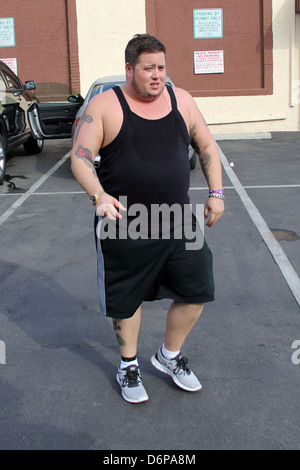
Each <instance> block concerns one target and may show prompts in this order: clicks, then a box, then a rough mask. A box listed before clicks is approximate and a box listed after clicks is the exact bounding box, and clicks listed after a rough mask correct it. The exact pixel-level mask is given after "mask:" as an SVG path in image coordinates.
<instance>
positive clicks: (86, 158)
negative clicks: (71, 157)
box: [75, 145, 96, 174]
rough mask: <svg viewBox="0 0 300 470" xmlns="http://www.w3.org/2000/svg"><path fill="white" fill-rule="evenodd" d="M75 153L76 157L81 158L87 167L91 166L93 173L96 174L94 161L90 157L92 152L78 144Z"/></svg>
mask: <svg viewBox="0 0 300 470" xmlns="http://www.w3.org/2000/svg"><path fill="white" fill-rule="evenodd" d="M75 155H76V157H77V158H79V159H80V160H82V161H83V162H84V163H85V164H86V165H87V166H88V167H89V168H91V169H92V170H93V173H94V174H96V171H95V168H94V162H93V159H92V152H91V151H90V150H89V149H86V148H84V147H82V145H79V146H78V148H77V150H76V152H75Z"/></svg>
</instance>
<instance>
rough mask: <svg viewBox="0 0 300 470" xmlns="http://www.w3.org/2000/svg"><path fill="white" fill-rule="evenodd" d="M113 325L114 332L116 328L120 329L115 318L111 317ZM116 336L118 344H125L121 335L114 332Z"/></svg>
mask: <svg viewBox="0 0 300 470" xmlns="http://www.w3.org/2000/svg"><path fill="white" fill-rule="evenodd" d="M113 326H114V330H115V332H116V331H117V330H121V327H120V325H119V322H118V320H117V319H116V318H114V319H113ZM116 337H117V341H118V344H119V346H125V344H126V343H125V341H124V340H123V338H121V336H120V335H119V334H118V333H116Z"/></svg>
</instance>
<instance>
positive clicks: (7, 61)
mask: <svg viewBox="0 0 300 470" xmlns="http://www.w3.org/2000/svg"><path fill="white" fill-rule="evenodd" d="M0 60H2V62H4V63H5V64H6V65H8V67H9V68H10V69H11V70H12V71H13V72H14V73H15V74H16V75H18V69H17V59H16V58H12V57H11V58H5V59H0Z"/></svg>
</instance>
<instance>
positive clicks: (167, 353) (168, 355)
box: [161, 343, 180, 361]
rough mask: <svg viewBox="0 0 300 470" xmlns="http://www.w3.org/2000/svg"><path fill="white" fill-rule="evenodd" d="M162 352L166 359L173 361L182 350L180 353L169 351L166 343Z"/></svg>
mask: <svg viewBox="0 0 300 470" xmlns="http://www.w3.org/2000/svg"><path fill="white" fill-rule="evenodd" d="M161 352H162V355H163V356H164V358H165V359H167V360H168V361H170V360H171V359H174V357H176V356H178V354H179V353H180V349H179V351H169V350H168V349H166V348H165V343H164V344H163V345H162V347H161Z"/></svg>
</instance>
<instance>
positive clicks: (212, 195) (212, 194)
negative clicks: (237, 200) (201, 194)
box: [208, 193, 225, 200]
mask: <svg viewBox="0 0 300 470" xmlns="http://www.w3.org/2000/svg"><path fill="white" fill-rule="evenodd" d="M208 197H216V198H218V199H223V200H224V199H225V196H223V194H216V193H210V194H209V195H208Z"/></svg>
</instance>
